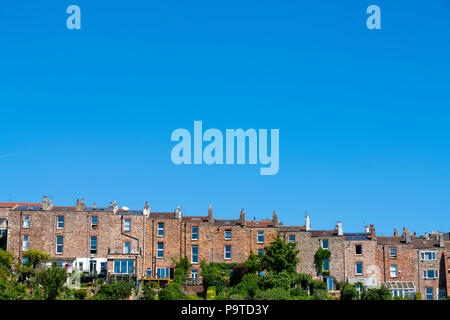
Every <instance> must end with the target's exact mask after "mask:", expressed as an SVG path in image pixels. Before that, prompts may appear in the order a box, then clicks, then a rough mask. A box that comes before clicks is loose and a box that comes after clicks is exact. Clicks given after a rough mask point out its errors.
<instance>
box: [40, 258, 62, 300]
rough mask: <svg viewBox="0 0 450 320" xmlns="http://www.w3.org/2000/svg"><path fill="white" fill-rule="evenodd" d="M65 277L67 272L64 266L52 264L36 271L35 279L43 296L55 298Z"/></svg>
mask: <svg viewBox="0 0 450 320" xmlns="http://www.w3.org/2000/svg"><path fill="white" fill-rule="evenodd" d="M66 279H67V272H66V269H64V268H59V267H57V266H56V264H53V265H52V266H51V267H50V268H45V269H43V270H42V271H38V272H36V275H35V281H36V284H37V285H38V286H40V288H42V291H43V298H44V299H46V300H55V299H56V298H57V297H58V295H59V294H60V293H61V291H62V290H63V287H64V284H65V282H66Z"/></svg>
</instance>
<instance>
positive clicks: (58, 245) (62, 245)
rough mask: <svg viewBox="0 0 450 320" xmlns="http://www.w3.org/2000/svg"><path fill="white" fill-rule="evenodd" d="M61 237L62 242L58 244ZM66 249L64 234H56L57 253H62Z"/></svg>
mask: <svg viewBox="0 0 450 320" xmlns="http://www.w3.org/2000/svg"><path fill="white" fill-rule="evenodd" d="M59 237H61V238H62V243H60V244H58V238H59ZM59 248H61V250H58V249H59ZM63 250H64V236H62V235H57V236H56V254H62V253H63Z"/></svg>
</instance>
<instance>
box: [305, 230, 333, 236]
mask: <svg viewBox="0 0 450 320" xmlns="http://www.w3.org/2000/svg"><path fill="white" fill-rule="evenodd" d="M337 235H338V232H337V230H311V237H323V236H337Z"/></svg>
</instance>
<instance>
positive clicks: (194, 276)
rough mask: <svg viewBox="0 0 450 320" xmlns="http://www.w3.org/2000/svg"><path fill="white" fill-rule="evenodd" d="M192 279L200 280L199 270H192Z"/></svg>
mask: <svg viewBox="0 0 450 320" xmlns="http://www.w3.org/2000/svg"><path fill="white" fill-rule="evenodd" d="M191 279H192V280H198V270H197V269H192V270H191Z"/></svg>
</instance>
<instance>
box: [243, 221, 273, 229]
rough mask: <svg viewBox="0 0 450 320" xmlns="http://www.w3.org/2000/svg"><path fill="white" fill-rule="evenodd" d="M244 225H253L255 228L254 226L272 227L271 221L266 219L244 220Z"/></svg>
mask: <svg viewBox="0 0 450 320" xmlns="http://www.w3.org/2000/svg"><path fill="white" fill-rule="evenodd" d="M246 225H247V227H253V228H256V227H261V228H264V227H266V228H267V227H273V221H267V220H264V221H247V222H246Z"/></svg>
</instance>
